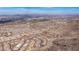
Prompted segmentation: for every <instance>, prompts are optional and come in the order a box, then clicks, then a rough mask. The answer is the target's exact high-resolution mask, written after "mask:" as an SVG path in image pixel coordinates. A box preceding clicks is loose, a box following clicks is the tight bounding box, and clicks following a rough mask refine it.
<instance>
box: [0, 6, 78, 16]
mask: <svg viewBox="0 0 79 59" xmlns="http://www.w3.org/2000/svg"><path fill="white" fill-rule="evenodd" d="M15 14H45V15H79V7H0V15H15Z"/></svg>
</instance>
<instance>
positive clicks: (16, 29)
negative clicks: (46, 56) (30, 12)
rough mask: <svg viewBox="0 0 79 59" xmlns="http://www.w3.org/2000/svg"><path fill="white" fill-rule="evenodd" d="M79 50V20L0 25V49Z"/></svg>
mask: <svg viewBox="0 0 79 59" xmlns="http://www.w3.org/2000/svg"><path fill="white" fill-rule="evenodd" d="M74 50H76V51H77V50H79V20H46V21H30V22H26V23H14V24H12V23H10V24H1V25H0V51H74Z"/></svg>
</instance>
